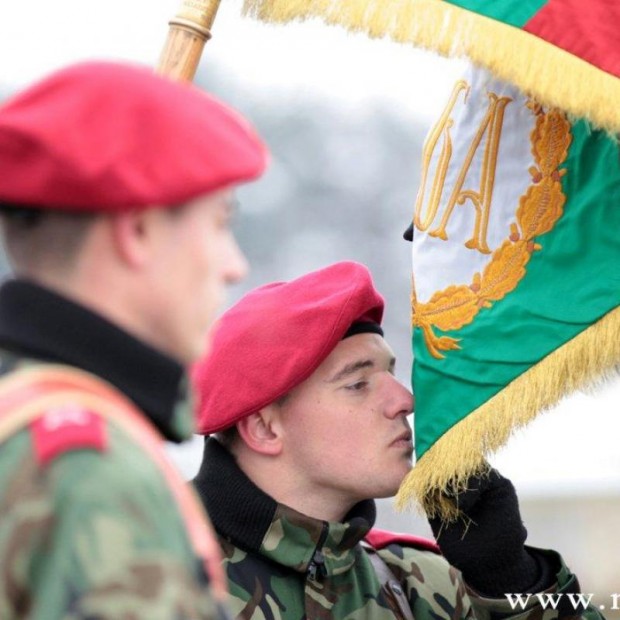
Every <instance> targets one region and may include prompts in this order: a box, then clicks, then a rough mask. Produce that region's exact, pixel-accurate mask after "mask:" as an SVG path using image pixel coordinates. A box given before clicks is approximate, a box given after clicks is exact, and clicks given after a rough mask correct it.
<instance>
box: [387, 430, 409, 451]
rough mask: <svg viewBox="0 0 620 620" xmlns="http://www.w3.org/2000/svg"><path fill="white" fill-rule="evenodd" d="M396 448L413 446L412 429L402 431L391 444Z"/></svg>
mask: <svg viewBox="0 0 620 620" xmlns="http://www.w3.org/2000/svg"><path fill="white" fill-rule="evenodd" d="M390 446H393V447H395V448H413V434H412V433H411V432H410V431H405V432H403V433H401V434H400V435H399V436H398V437H397V438H396V439H395V440H394V441H393V442H392V443H391V444H390Z"/></svg>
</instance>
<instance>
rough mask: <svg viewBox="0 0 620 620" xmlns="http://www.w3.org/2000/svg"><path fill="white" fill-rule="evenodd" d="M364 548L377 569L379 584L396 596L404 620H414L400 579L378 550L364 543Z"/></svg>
mask: <svg viewBox="0 0 620 620" xmlns="http://www.w3.org/2000/svg"><path fill="white" fill-rule="evenodd" d="M362 547H363V548H364V549H365V551H366V553H367V554H368V559H369V560H370V562H371V564H372V567H373V568H374V569H375V574H376V575H377V578H378V579H379V582H380V583H381V584H382V585H383V586H384V587H385V588H387V590H388V591H389V592H391V594H392V595H393V596H394V600H395V601H396V604H397V605H398V609H399V611H400V614H401V617H402V620H413V612H412V611H411V607H410V605H409V600H408V599H407V596H406V594H405V591H404V590H403V586H402V585H401V583H400V582H399V581H398V579H396V577H395V576H394V573H393V572H392V571H391V569H390V567H389V566H388V565H387V564H386V563H385V562H384V560H383V558H382V557H381V556H380V555H379V554H378V553H377V550H376V549H374V548H373V547H371V546H370V545H369V544H368V543H366V542H363V543H362Z"/></svg>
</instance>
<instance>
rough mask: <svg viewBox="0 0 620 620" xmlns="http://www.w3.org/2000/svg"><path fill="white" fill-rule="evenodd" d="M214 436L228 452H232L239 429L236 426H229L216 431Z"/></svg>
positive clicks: (237, 438)
mask: <svg viewBox="0 0 620 620" xmlns="http://www.w3.org/2000/svg"><path fill="white" fill-rule="evenodd" d="M214 437H215V438H216V439H217V440H218V441H219V443H220V444H221V445H222V446H224V448H226V450H228V452H231V453H232V452H233V449H234V446H235V444H236V443H237V441H238V440H239V431H238V430H237V427H236V426H231V427H230V428H227V429H225V430H223V431H218V432H217V433H215V434H214Z"/></svg>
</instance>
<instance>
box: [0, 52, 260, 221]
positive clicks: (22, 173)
mask: <svg viewBox="0 0 620 620" xmlns="http://www.w3.org/2000/svg"><path fill="white" fill-rule="evenodd" d="M265 164H266V150H265V147H264V146H263V145H262V143H261V141H260V140H259V138H258V137H257V135H256V134H255V133H254V131H253V130H252V129H251V128H250V126H249V125H248V123H247V122H246V121H245V120H244V119H243V118H242V117H241V116H239V115H238V114H237V113H235V112H233V111H232V110H231V109H229V108H228V107H226V106H225V105H223V104H222V103H220V102H219V101H217V100H215V99H214V98H212V97H210V96H208V95H206V94H205V93H203V92H201V91H200V90H199V89H198V88H196V87H195V86H192V85H191V84H186V83H180V82H173V81H172V80H170V79H168V78H164V77H160V76H158V75H155V73H153V72H152V71H150V70H147V69H144V68H140V67H134V66H130V65H124V64H117V63H108V62H89V63H82V64H78V65H74V66H71V67H69V68H66V69H63V70H61V71H58V72H57V73H54V74H53V75H51V76H50V77H48V78H46V79H44V80H43V81H41V82H39V83H37V84H35V85H34V86H32V87H30V88H28V89H27V90H25V91H23V92H22V93H20V94H18V95H16V96H15V97H13V98H11V99H9V100H8V101H7V102H6V103H5V104H4V105H3V106H1V107H0V171H1V174H0V202H4V203H9V204H10V203H12V204H17V205H23V206H32V207H47V208H52V209H67V210H79V211H119V210H123V209H129V208H135V207H148V206H157V205H161V206H176V205H180V204H183V203H185V202H187V201H189V200H191V199H192V198H196V197H198V196H201V195H204V194H208V193H210V192H213V191H215V190H218V189H221V188H224V187H226V186H229V185H232V184H235V183H239V182H242V181H249V180H251V179H254V178H256V177H257V176H259V175H260V174H261V173H262V172H263V170H264V168H265Z"/></svg>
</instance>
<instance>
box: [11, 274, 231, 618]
mask: <svg viewBox="0 0 620 620" xmlns="http://www.w3.org/2000/svg"><path fill="white" fill-rule="evenodd" d="M13 284H15V283H13ZM5 286H6V285H5ZM24 289H25V290H24ZM5 293H6V291H5V290H4V289H2V290H0V345H1V346H2V347H4V351H0V368H1V369H2V373H3V374H4V377H3V378H1V379H0V394H2V395H3V396H4V392H2V386H6V384H7V381H8V380H9V378H10V377H12V376H14V373H15V372H19V369H21V368H23V367H24V366H26V367H30V366H31V365H32V360H31V359H28V358H24V357H22V356H21V355H16V351H18V350H20V352H22V351H26V352H28V353H31V352H32V353H31V354H32V355H33V356H34V355H35V354H37V353H38V354H40V355H41V356H42V357H45V358H47V359H53V360H54V361H56V362H58V361H61V360H63V358H64V359H67V360H68V358H71V359H72V361H73V360H75V361H77V360H80V365H81V366H82V367H88V366H89V365H91V364H92V365H94V366H97V369H95V368H92V370H99V369H101V368H102V367H105V366H106V365H107V366H109V367H110V369H111V371H110V373H109V374H108V376H107V379H108V380H109V381H111V382H113V383H115V384H117V385H118V384H119V383H121V380H120V379H117V378H116V377H115V376H113V375H114V373H115V372H118V373H119V375H120V376H122V381H123V382H124V383H123V386H124V388H125V389H124V390H123V391H124V392H125V393H126V394H129V393H130V394H131V396H132V398H134V399H135V402H136V403H140V404H142V403H141V400H142V399H141V396H140V393H141V391H142V388H141V387H140V384H141V383H144V386H143V387H144V391H145V393H147V392H148V393H150V394H151V395H153V394H155V395H156V398H159V399H160V401H157V400H156V401H155V402H159V405H160V406H159V409H158V408H157V406H155V405H153V406H152V407H150V406H149V410H148V412H146V411H145V407H146V406H148V402H146V401H145V402H144V405H145V406H144V407H142V410H143V411H145V413H144V415H145V416H149V418H150V420H151V423H152V424H156V425H157V428H158V429H159V431H160V436H161V435H163V434H167V435H168V436H169V437H170V438H176V439H177V440H180V439H181V438H182V437H183V436H187V435H189V434H190V433H191V415H190V412H189V410H188V408H187V407H177V408H175V407H174V406H173V405H171V404H170V403H176V401H177V398H178V396H179V393H180V391H179V380H180V379H181V377H182V370H181V369H178V371H177V370H176V369H175V368H176V364H174V365H173V364H172V362H166V361H165V360H164V359H163V357H162V358H161V359H160V358H159V357H158V354H156V353H155V352H153V353H152V354H151V353H150V352H149V351H148V349H147V348H146V347H144V346H142V344H141V343H137V341H133V340H132V339H131V337H129V336H126V335H124V334H122V333H121V332H120V330H117V329H116V328H115V327H114V326H111V325H104V324H102V321H101V320H100V319H99V318H96V317H94V316H91V315H90V313H88V312H87V311H86V310H84V309H81V308H77V307H74V306H73V304H70V303H69V302H65V301H64V300H61V299H60V298H54V296H53V295H52V294H51V293H47V292H42V291H41V292H39V291H38V290H36V287H33V286H31V285H26V284H25V283H24V284H23V285H22V286H18V287H17V290H15V287H14V286H12V287H10V288H9V291H8V293H9V295H8V299H7V297H5V295H4V294H5ZM50 297H52V298H53V299H52V301H53V302H54V304H55V305H56V306H59V308H58V312H55V311H54V304H50V303H49V302H50V299H49V298H50ZM18 302H19V303H18ZM18 308H19V311H18ZM40 315H45V317H44V319H43V317H42V316H40ZM57 341H58V342H57ZM35 345H37V346H38V347H39V350H38V351H35V350H34V348H35ZM7 350H10V351H12V353H7ZM114 351H116V352H117V353H118V356H117V359H111V355H112V353H113V352H114ZM106 355H107V359H102V356H103V357H105V356H106ZM89 356H90V357H92V358H93V359H92V360H90V357H89ZM37 365H38V362H37ZM11 367H12V368H11ZM7 370H8V371H9V372H8V374H6V373H7ZM103 372H104V371H103V370H102V371H101V373H103ZM141 374H143V375H144V376H145V377H148V381H146V380H145V381H142V379H141V378H140V376H138V375H141ZM20 376H21V375H20ZM92 378H93V379H94V380H95V383H97V382H99V380H98V379H96V378H95V377H94V375H92ZM158 381H159V382H160V386H159V387H157V386H155V387H154V386H152V385H149V384H150V383H151V382H152V383H153V384H155V383H157V382H158ZM162 384H163V385H165V386H168V387H167V388H165V390H162V388H161V385H162ZM107 385H108V386H109V384H107ZM6 400H7V399H6V398H0V418H4V419H6V418H7V417H10V414H11V413H12V411H11V409H10V406H7V402H6ZM26 402H28V401H26ZM168 410H169V411H168ZM7 411H8V414H9V416H7V415H6V414H7ZM64 411H69V412H71V415H69V416H65V417H64V419H62V420H61V418H60V417H58V415H56V414H57V413H58V412H64ZM54 412H55V415H56V417H55V418H54V419H55V421H56V422H55V426H54V425H48V427H46V428H41V427H37V426H35V425H34V424H30V425H29V426H27V427H25V428H22V429H21V430H18V431H17V432H15V433H13V434H12V435H10V436H9V437H8V438H7V439H6V440H5V441H4V442H3V443H2V444H0V566H1V567H2V573H1V578H0V618H2V620H13V619H17V618H20V619H23V618H28V619H29V620H60V619H63V620H78V619H79V620H86V619H89V620H112V619H114V620H119V619H121V618H127V619H129V618H131V619H132V620H172V619H174V620H189V619H192V620H206V619H213V618H219V617H221V616H222V613H223V612H222V610H221V609H220V606H219V604H217V603H216V602H215V600H214V597H213V596H212V593H211V587H210V585H209V582H208V579H207V577H206V575H205V571H204V568H203V565H202V563H201V562H200V561H199V560H198V558H197V556H196V555H195V553H194V551H193V550H192V548H191V546H190V540H189V538H188V535H187V531H186V528H185V524H184V522H183V520H182V517H181V514H180V512H179V509H178V508H177V506H176V504H175V501H174V499H173V496H172V493H171V490H170V487H169V486H168V483H167V482H166V480H165V479H164V475H163V473H162V470H161V469H160V468H159V467H158V466H157V465H156V464H155V463H154V462H153V460H152V459H151V458H150V457H149V456H148V455H147V454H146V453H145V451H144V450H143V449H142V448H141V447H139V446H138V445H137V444H136V441H135V440H134V438H133V437H132V436H130V435H129V434H128V433H127V432H126V431H125V429H124V428H121V427H119V426H118V425H117V424H115V423H113V422H110V421H107V420H103V419H102V418H97V411H96V410H89V411H86V412H84V411H83V410H80V409H77V410H76V408H75V407H73V403H71V402H64V401H60V402H58V403H56V405H55V407H54ZM166 412H167V413H168V417H166V416H165V415H164V414H165V413H166ZM160 413H161V415H159V414H160ZM83 414H85V415H86V418H87V419H88V420H94V419H95V418H96V419H98V420H99V422H96V423H95V426H94V427H93V428H92V429H91V430H92V432H91V430H88V429H86V430H85V428H84V425H82V426H80V424H81V422H80V419H81V418H82V421H83V419H84V415H83ZM93 416H94V417H93ZM42 433H43V436H42ZM162 441H163V438H162ZM162 451H163V447H162ZM164 456H165V455H164Z"/></svg>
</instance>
